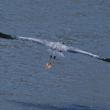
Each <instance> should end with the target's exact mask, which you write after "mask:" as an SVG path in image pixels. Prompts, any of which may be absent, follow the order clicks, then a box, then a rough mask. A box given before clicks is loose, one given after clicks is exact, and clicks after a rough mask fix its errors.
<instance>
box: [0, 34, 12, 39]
mask: <svg viewBox="0 0 110 110" xmlns="http://www.w3.org/2000/svg"><path fill="white" fill-rule="evenodd" d="M0 37H1V38H5V39H14V38H13V37H12V36H11V35H7V34H4V33H1V32H0Z"/></svg>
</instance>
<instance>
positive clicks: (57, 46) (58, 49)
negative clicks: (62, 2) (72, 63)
mask: <svg viewBox="0 0 110 110" xmlns="http://www.w3.org/2000/svg"><path fill="white" fill-rule="evenodd" d="M0 37H1V38H6V39H16V40H23V41H25V40H26V41H32V42H35V43H37V44H40V45H44V46H47V47H49V49H48V50H47V51H48V52H49V53H50V59H49V61H48V63H47V64H46V69H50V68H51V67H52V65H53V62H54V60H55V59H56V57H57V56H61V57H65V56H64V54H63V51H66V52H70V53H81V54H85V55H88V56H91V57H94V58H97V59H99V60H103V61H106V62H110V58H102V57H100V56H99V55H96V54H93V53H90V52H87V51H84V50H81V49H78V48H75V47H69V46H66V45H65V44H64V43H63V42H52V41H47V40H42V39H37V38H30V37H22V36H11V35H7V34H4V33H1V32H0Z"/></svg>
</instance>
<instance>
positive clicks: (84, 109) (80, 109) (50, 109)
mask: <svg viewBox="0 0 110 110" xmlns="http://www.w3.org/2000/svg"><path fill="white" fill-rule="evenodd" d="M8 102H10V103H11V104H13V105H17V106H21V107H22V108H24V109H26V110H28V109H29V110H30V109H31V110H36V109H43V110H96V108H95V109H94V108H92V107H88V106H83V105H75V104H72V105H66V106H65V105H64V106H54V105H52V104H48V103H47V104H45V103H41V104H40V103H31V102H20V101H15V100H13V101H8Z"/></svg>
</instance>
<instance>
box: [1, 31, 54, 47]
mask: <svg viewBox="0 0 110 110" xmlns="http://www.w3.org/2000/svg"><path fill="white" fill-rule="evenodd" d="M0 37H1V38H5V39H17V40H23V41H24V40H26V41H32V42H36V43H38V44H41V45H45V46H49V47H51V45H52V44H53V42H50V41H47V40H41V39H37V38H28V37H21V36H11V35H7V34H3V33H1V32H0Z"/></svg>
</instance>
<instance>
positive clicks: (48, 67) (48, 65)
mask: <svg viewBox="0 0 110 110" xmlns="http://www.w3.org/2000/svg"><path fill="white" fill-rule="evenodd" d="M55 58H56V56H54V57H53V60H52V63H51V62H50V60H51V59H52V55H51V56H50V59H49V63H47V65H46V69H50V68H51V67H52V64H53V62H54V60H55Z"/></svg>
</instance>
